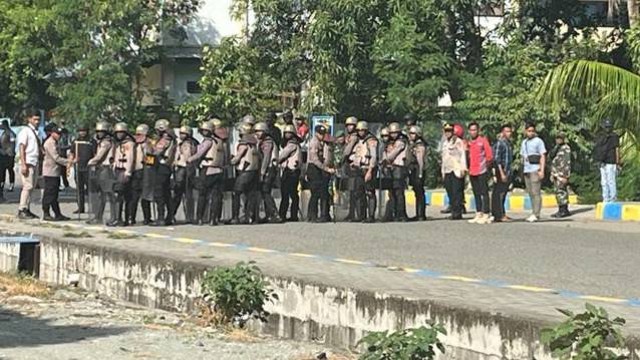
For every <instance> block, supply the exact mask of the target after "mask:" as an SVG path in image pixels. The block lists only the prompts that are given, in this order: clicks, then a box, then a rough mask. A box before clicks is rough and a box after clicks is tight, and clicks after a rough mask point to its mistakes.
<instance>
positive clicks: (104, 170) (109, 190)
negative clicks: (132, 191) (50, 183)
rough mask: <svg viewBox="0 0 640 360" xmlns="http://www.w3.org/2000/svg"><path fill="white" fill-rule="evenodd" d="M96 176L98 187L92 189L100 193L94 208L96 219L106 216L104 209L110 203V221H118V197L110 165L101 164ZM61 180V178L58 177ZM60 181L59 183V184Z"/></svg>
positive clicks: (100, 219) (99, 219)
mask: <svg viewBox="0 0 640 360" xmlns="http://www.w3.org/2000/svg"><path fill="white" fill-rule="evenodd" d="M95 176H96V178H97V180H96V181H94V182H95V183H96V188H95V189H91V191H92V192H97V193H98V205H97V206H96V207H95V208H94V212H95V220H97V221H102V218H103V216H104V210H105V208H106V206H107V202H108V203H109V209H110V211H111V219H110V222H114V221H116V216H117V211H116V199H115V196H114V193H113V182H114V175H113V170H112V169H111V167H110V166H99V167H98V168H96V173H95ZM58 180H59V179H58ZM59 184H60V183H58V186H59Z"/></svg>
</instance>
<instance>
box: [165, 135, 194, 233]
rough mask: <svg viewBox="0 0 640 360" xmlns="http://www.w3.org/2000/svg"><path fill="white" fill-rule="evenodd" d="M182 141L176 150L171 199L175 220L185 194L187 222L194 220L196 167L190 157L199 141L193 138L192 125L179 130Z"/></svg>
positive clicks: (184, 205) (172, 215)
mask: <svg viewBox="0 0 640 360" xmlns="http://www.w3.org/2000/svg"><path fill="white" fill-rule="evenodd" d="M179 136H180V141H179V143H178V149H177V151H176V159H175V162H174V164H173V165H174V173H173V182H174V188H173V199H172V201H171V205H172V210H171V219H172V221H175V219H176V214H177V213H178V207H180V203H181V202H182V197H183V196H184V199H185V201H184V204H183V209H184V217H185V220H186V223H187V224H192V223H193V221H194V218H193V216H194V211H195V209H194V199H193V188H194V183H195V179H196V167H195V165H193V164H191V163H190V162H189V159H190V158H191V157H192V156H193V155H194V154H195V153H196V150H197V148H198V141H197V140H196V139H194V138H193V130H192V129H191V127H189V126H186V125H183V126H181V127H180V130H179Z"/></svg>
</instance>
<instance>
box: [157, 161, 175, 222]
mask: <svg viewBox="0 0 640 360" xmlns="http://www.w3.org/2000/svg"><path fill="white" fill-rule="evenodd" d="M153 199H154V201H155V202H156V206H157V208H158V218H157V219H156V220H157V221H163V220H165V221H166V220H170V218H171V210H172V206H171V168H170V167H168V166H167V165H158V168H157V169H156V177H155V184H154V189H153Z"/></svg>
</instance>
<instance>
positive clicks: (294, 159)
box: [282, 140, 302, 170]
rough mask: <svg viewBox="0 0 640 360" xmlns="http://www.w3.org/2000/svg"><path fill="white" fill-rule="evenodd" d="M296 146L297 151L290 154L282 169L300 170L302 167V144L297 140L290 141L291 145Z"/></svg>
mask: <svg viewBox="0 0 640 360" xmlns="http://www.w3.org/2000/svg"><path fill="white" fill-rule="evenodd" d="M292 143H293V144H295V147H296V149H295V150H294V151H293V152H292V153H291V154H289V157H288V158H287V159H286V160H285V161H284V162H283V163H282V167H283V168H285V169H290V170H298V169H300V167H301V166H302V151H301V148H300V143H298V142H297V141H295V140H290V141H289V143H288V144H287V146H289V144H292Z"/></svg>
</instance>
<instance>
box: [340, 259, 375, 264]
mask: <svg viewBox="0 0 640 360" xmlns="http://www.w3.org/2000/svg"><path fill="white" fill-rule="evenodd" d="M335 261H337V262H340V263H343V264H351V265H366V264H367V263H366V262H364V261H358V260H351V259H339V258H338V259H335Z"/></svg>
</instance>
